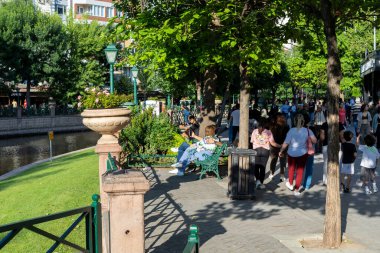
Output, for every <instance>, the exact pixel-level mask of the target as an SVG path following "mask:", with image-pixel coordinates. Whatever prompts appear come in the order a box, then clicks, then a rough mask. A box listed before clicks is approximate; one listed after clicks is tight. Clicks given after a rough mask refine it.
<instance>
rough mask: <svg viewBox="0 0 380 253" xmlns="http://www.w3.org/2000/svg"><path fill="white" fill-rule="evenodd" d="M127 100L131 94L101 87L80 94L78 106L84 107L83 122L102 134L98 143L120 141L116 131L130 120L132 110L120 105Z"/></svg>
mask: <svg viewBox="0 0 380 253" xmlns="http://www.w3.org/2000/svg"><path fill="white" fill-rule="evenodd" d="M127 101H131V97H130V96H127V95H124V94H110V93H109V91H108V90H101V89H100V88H91V89H89V88H87V89H85V94H84V95H83V96H81V95H80V96H78V108H81V109H84V111H83V112H82V114H81V116H82V117H83V124H84V125H85V126H87V127H88V128H89V129H91V130H93V131H95V132H98V133H100V134H101V135H102V137H101V138H100V139H99V140H98V144H116V143H118V139H117V137H116V133H117V132H118V131H120V130H121V129H123V128H124V127H125V126H126V125H127V124H128V123H129V121H130V114H131V110H129V109H127V108H122V107H120V106H121V105H122V104H123V103H125V102H127Z"/></svg>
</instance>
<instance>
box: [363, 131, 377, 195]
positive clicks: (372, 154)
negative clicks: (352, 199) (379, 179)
mask: <svg viewBox="0 0 380 253" xmlns="http://www.w3.org/2000/svg"><path fill="white" fill-rule="evenodd" d="M364 143H365V145H360V146H359V150H360V151H363V156H362V161H361V162H360V166H361V173H362V178H363V186H364V191H365V193H366V194H367V195H369V194H372V192H378V189H377V185H376V182H375V169H376V164H377V159H379V158H380V154H379V151H377V149H376V147H375V143H376V139H375V137H374V136H373V135H371V134H368V135H366V136H365V137H364ZM369 182H371V183H372V191H371V189H370V188H369V187H370V185H369Z"/></svg>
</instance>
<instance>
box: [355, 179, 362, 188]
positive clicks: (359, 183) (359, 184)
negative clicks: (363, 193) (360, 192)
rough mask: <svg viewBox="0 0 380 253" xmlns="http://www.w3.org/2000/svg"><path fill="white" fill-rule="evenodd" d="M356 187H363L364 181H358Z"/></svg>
mask: <svg viewBox="0 0 380 253" xmlns="http://www.w3.org/2000/svg"><path fill="white" fill-rule="evenodd" d="M356 185H357V186H359V187H362V186H363V181H361V180H360V179H358V180H357V181H356Z"/></svg>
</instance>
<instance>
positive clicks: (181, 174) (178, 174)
mask: <svg viewBox="0 0 380 253" xmlns="http://www.w3.org/2000/svg"><path fill="white" fill-rule="evenodd" d="M184 175H185V173H183V172H182V171H178V173H177V176H180V177H182V176H184Z"/></svg>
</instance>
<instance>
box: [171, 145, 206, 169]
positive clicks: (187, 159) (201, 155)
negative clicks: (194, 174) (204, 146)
mask: <svg viewBox="0 0 380 253" xmlns="http://www.w3.org/2000/svg"><path fill="white" fill-rule="evenodd" d="M210 155H212V152H211V151H209V150H202V151H197V150H196V148H195V147H188V148H187V149H186V150H185V152H183V155H182V157H181V159H179V162H180V163H182V167H180V168H178V171H180V172H183V173H185V170H186V168H187V166H189V164H190V163H191V162H192V161H194V160H196V159H198V160H200V161H203V160H204V159H206V157H207V156H210Z"/></svg>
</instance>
